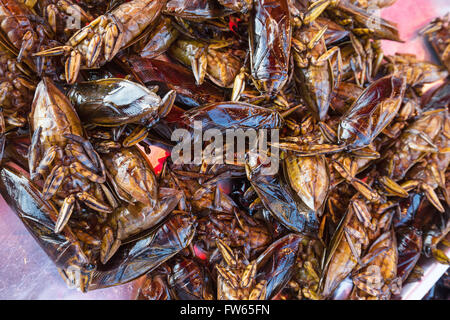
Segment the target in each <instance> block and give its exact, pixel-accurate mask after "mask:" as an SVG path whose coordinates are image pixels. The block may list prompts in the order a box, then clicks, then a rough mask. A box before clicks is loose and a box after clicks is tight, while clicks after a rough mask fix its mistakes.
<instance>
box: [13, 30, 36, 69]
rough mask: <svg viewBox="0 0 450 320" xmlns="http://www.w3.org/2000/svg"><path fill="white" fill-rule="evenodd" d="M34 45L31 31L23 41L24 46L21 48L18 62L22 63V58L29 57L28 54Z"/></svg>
mask: <svg viewBox="0 0 450 320" xmlns="http://www.w3.org/2000/svg"><path fill="white" fill-rule="evenodd" d="M33 45H34V34H33V33H32V32H31V31H27V33H25V34H24V36H23V40H22V46H21V47H20V51H19V54H18V55H17V61H18V62H21V60H22V58H23V57H25V56H27V53H28V52H30V50H31V49H32V48H33Z"/></svg>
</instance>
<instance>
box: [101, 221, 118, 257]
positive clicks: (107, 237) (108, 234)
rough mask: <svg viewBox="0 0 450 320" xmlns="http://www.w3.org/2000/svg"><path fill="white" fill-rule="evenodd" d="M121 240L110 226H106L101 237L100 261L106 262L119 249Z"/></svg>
mask: <svg viewBox="0 0 450 320" xmlns="http://www.w3.org/2000/svg"><path fill="white" fill-rule="evenodd" d="M121 244H122V241H120V240H119V239H117V238H116V237H115V236H114V234H113V231H112V229H111V228H109V227H108V228H107V229H106V230H105V234H104V235H103V238H102V244H101V247H100V261H101V262H102V263H103V264H106V263H107V262H108V261H109V259H111V257H112V256H113V255H114V253H116V251H117V249H119V247H120V245H121Z"/></svg>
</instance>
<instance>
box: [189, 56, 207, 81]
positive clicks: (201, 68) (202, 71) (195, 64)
mask: <svg viewBox="0 0 450 320" xmlns="http://www.w3.org/2000/svg"><path fill="white" fill-rule="evenodd" d="M207 65H208V60H207V57H206V53H205V52H204V53H201V54H200V56H199V57H194V58H192V59H191V68H192V73H193V74H194V77H195V82H196V84H197V85H201V84H202V83H203V81H204V80H205V75H206V67H207Z"/></svg>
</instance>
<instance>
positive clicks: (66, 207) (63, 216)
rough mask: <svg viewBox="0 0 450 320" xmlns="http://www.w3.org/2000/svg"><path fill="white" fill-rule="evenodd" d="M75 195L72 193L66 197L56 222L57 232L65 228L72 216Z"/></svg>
mask: <svg viewBox="0 0 450 320" xmlns="http://www.w3.org/2000/svg"><path fill="white" fill-rule="evenodd" d="M75 200H76V199H75V196H74V195H73V194H72V195H70V196H68V197H67V198H65V199H64V202H63V205H62V206H61V209H60V210H59V214H58V220H57V221H56V224H55V232H56V233H60V232H61V231H62V229H64V227H65V225H66V224H67V221H69V219H70V216H71V215H72V212H73V208H74V206H75Z"/></svg>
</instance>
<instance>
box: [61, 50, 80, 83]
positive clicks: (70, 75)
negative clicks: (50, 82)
mask: <svg viewBox="0 0 450 320" xmlns="http://www.w3.org/2000/svg"><path fill="white" fill-rule="evenodd" d="M80 67H81V54H80V53H79V52H78V51H77V50H73V51H71V53H70V57H69V58H68V59H67V60H66V64H65V73H66V81H67V83H68V84H74V83H75V81H76V80H77V78H78V73H79V72H80Z"/></svg>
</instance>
